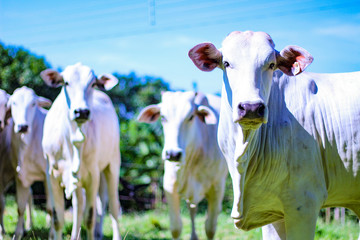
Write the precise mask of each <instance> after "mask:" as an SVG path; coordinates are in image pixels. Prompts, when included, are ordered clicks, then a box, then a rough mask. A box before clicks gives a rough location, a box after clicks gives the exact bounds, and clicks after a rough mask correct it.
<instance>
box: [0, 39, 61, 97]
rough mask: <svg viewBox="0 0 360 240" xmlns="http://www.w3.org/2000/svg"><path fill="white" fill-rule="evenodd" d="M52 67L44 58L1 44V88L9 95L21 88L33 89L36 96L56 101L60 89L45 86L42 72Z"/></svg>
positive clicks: (19, 48)
mask: <svg viewBox="0 0 360 240" xmlns="http://www.w3.org/2000/svg"><path fill="white" fill-rule="evenodd" d="M49 67H50V65H49V64H48V63H47V62H46V61H45V59H44V58H43V57H39V56H36V55H35V54H33V53H31V52H29V51H27V50H25V49H23V48H21V47H6V46H4V45H3V44H2V43H0V88H1V89H4V90H5V91H6V92H8V93H9V94H11V93H13V91H14V90H15V89H16V88H18V87H21V86H28V87H30V88H33V89H34V91H35V92H36V94H38V95H40V96H44V97H47V98H49V99H51V100H54V99H55V97H56V96H57V95H58V93H59V89H51V88H48V87H47V86H45V84H44V82H43V80H42V79H41V78H40V72H41V71H42V70H45V69H46V68H49Z"/></svg>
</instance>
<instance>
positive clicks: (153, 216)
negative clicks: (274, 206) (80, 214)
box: [4, 197, 359, 240]
mask: <svg viewBox="0 0 360 240" xmlns="http://www.w3.org/2000/svg"><path fill="white" fill-rule="evenodd" d="M162 208H163V209H159V210H153V211H147V212H144V213H134V214H124V215H123V216H122V217H121V218H120V220H119V221H120V228H121V229H120V231H121V234H122V237H123V239H126V240H139V239H153V240H155V239H156V240H160V239H163V240H165V239H171V234H170V231H169V216H168V213H167V211H166V210H165V208H166V207H165V206H163V207H162ZM182 216H183V217H182V219H183V232H182V239H190V233H191V226H190V218H189V214H188V213H187V211H185V210H184V211H183V213H182ZM66 219H67V222H66V225H65V228H64V239H70V234H71V217H70V215H69V214H67V217H66ZM33 221H34V226H33V228H32V229H31V230H30V231H28V232H27V233H26V235H25V236H24V238H23V239H47V237H48V231H49V229H48V227H49V226H48V224H47V222H46V213H45V212H44V211H41V210H39V209H36V208H35V209H34V210H33ZM16 222H17V209H16V204H15V201H14V198H13V197H7V198H6V209H5V216H4V223H5V228H6V230H7V234H8V235H7V236H6V237H5V239H11V236H12V234H13V232H14V231H15V226H16ZM204 222H205V215H204V214H199V215H198V216H197V218H196V229H197V233H198V236H199V238H200V239H206V235H205V230H204ZM82 232H84V231H82ZM111 235H112V229H111V223H110V219H109V218H108V217H106V218H105V221H104V239H111ZM358 235H359V227H358V224H356V223H355V222H354V221H347V222H346V224H345V225H342V224H340V223H336V222H333V223H331V224H325V223H323V222H322V221H321V220H319V221H318V223H317V227H316V237H315V239H321V240H323V239H324V240H333V239H344V240H345V239H346V240H357V237H358ZM261 236H262V235H261V229H255V230H252V231H249V232H244V231H241V230H238V229H235V228H234V225H233V221H232V220H231V218H230V216H229V214H227V213H225V212H223V213H221V214H220V216H219V220H218V227H217V232H216V239H224V240H233V239H249V240H250V239H261ZM82 237H83V239H86V238H85V236H84V235H83V234H82Z"/></svg>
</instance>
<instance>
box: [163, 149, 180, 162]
mask: <svg viewBox="0 0 360 240" xmlns="http://www.w3.org/2000/svg"><path fill="white" fill-rule="evenodd" d="M165 157H166V160H169V161H174V162H178V161H179V160H180V158H181V152H180V151H173V150H168V151H166V152H165Z"/></svg>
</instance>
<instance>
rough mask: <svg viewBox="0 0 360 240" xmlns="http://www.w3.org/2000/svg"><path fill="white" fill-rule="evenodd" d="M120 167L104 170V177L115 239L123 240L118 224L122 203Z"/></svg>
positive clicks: (110, 167)
mask: <svg viewBox="0 0 360 240" xmlns="http://www.w3.org/2000/svg"><path fill="white" fill-rule="evenodd" d="M119 171H120V166H118V165H115V166H109V167H107V168H106V169H105V170H104V176H105V179H106V182H107V189H108V195H109V213H110V218H111V223H112V230H113V239H114V240H118V239H121V235H120V228H119V222H118V216H119V210H120V202H119V194H118V186H119Z"/></svg>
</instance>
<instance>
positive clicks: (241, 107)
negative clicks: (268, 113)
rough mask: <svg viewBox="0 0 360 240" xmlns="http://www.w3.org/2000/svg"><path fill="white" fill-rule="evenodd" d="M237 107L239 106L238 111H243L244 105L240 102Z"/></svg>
mask: <svg viewBox="0 0 360 240" xmlns="http://www.w3.org/2000/svg"><path fill="white" fill-rule="evenodd" d="M238 108H239V110H240V111H245V107H244V105H243V104H241V103H240V104H239V106H238Z"/></svg>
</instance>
